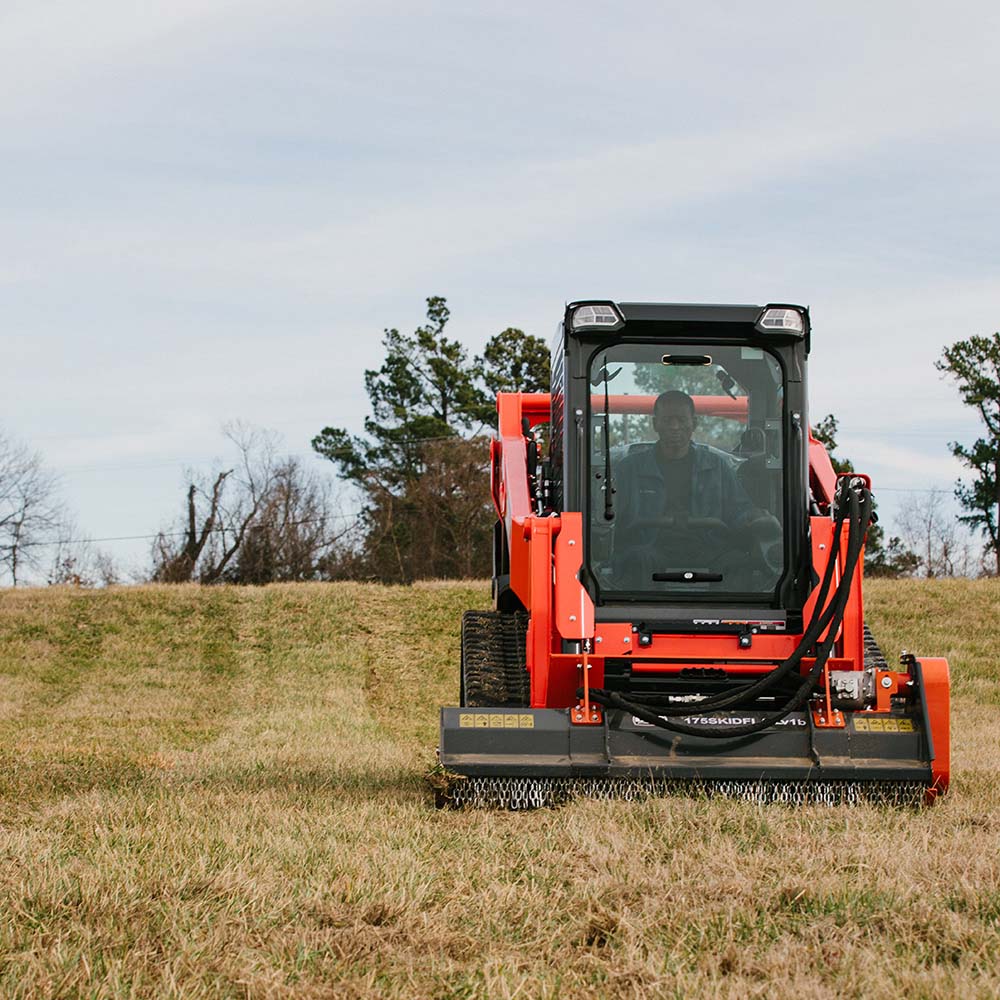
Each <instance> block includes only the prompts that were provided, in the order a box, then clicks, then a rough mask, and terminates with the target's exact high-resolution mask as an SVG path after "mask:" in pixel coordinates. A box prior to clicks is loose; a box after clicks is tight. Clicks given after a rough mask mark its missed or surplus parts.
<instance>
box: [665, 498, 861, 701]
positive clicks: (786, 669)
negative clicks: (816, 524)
mask: <svg viewBox="0 0 1000 1000" xmlns="http://www.w3.org/2000/svg"><path fill="white" fill-rule="evenodd" d="M850 509H851V508H850V501H849V499H848V498H846V497H845V498H844V503H842V504H841V506H840V507H839V508H838V511H837V515H836V517H835V518H834V530H833V544H832V545H831V548H830V554H829V558H828V559H827V564H826V570H825V571H824V573H823V579H822V581H821V582H820V586H819V590H818V592H817V595H816V604H815V607H814V610H813V617H812V621H811V622H810V623H809V626H808V628H807V629H806V631H805V632H804V633H803V636H802V638H801V639H800V640H799V644H798V646H796V648H795V650H794V651H793V652H792V654H791V655H790V656H789V657H788V658H787V659H786V660H785V661H784V662H783V663H781V664H780V665H779V666H777V667H776V668H775V669H774V670H772V671H770V672H769V673H768V674H766V675H765V676H764V677H762V678H760V679H759V680H757V681H753V682H751V683H748V684H742V685H740V686H739V687H738V688H737V689H736V690H735V691H726V692H722V693H720V694H717V695H712V696H709V697H707V698H703V699H702V700H701V701H698V702H696V703H694V704H687V705H683V706H682V705H668V706H665V707H663V708H662V709H661V713H660V714H661V715H694V714H697V713H700V712H714V711H720V710H725V709H729V708H735V707H736V706H738V705H741V704H743V703H744V702H747V701H751V700H753V699H755V698H758V697H760V695H762V694H763V693H764V692H765V691H767V690H769V689H770V688H772V687H774V686H775V685H777V684H778V683H779V682H780V681H782V680H784V679H785V678H786V677H787V676H788V675H789V674H790V673H792V672H793V671H794V670H795V669H796V668H797V667H798V666H799V664H800V663H801V662H802V659H803V657H804V656H805V655H806V654H807V653H808V652H809V650H810V649H812V647H813V645H814V644H815V642H816V640H817V639H818V638H819V637H820V635H821V634H822V633H823V629H824V628H826V627H827V626H828V625H829V624H830V620H831V619H832V617H833V613H834V609H835V604H834V602H833V601H831V602H830V603H829V605H827V595H828V594H829V590H830V584H831V583H832V581H833V573H834V570H835V569H836V566H837V561H838V559H839V556H840V537H841V530H840V528H841V525H842V524H843V522H844V521H845V520H846V519H847V517H848V514H849V513H850Z"/></svg>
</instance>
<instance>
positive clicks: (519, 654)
mask: <svg viewBox="0 0 1000 1000" xmlns="http://www.w3.org/2000/svg"><path fill="white" fill-rule="evenodd" d="M527 631H528V616H527V615H526V614H525V613H524V612H520V611H518V612H505V611H466V612H465V614H464V615H462V677H463V679H464V687H465V705H467V706H469V707H471V708H523V707H525V706H527V704H528V699H529V697H530V693H531V689H530V681H529V678H528V671H527V669H526V668H525V639H526V636H527Z"/></svg>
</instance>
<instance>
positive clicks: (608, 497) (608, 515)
mask: <svg viewBox="0 0 1000 1000" xmlns="http://www.w3.org/2000/svg"><path fill="white" fill-rule="evenodd" d="M620 371H621V368H619V369H618V370H617V371H616V372H615V373H614V374H612V375H609V374H608V356H607V355H606V354H605V355H604V365H603V366H602V368H601V376H602V379H601V380H602V381H603V382H604V520H605V521H613V520H614V519H615V500H614V496H613V494H614V489H613V487H612V484H611V433H610V426H611V401H610V398H609V396H608V383H609V382H610V381H611V380H612V379H613V378H614V377H615V375H617V374H618V373H619V372H620Z"/></svg>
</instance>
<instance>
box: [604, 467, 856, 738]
mask: <svg viewBox="0 0 1000 1000" xmlns="http://www.w3.org/2000/svg"><path fill="white" fill-rule="evenodd" d="M835 508H836V514H835V517H834V542H833V545H832V546H831V551H830V556H829V560H828V562H827V566H826V571H825V572H824V574H823V580H822V582H821V584H820V589H819V591H818V593H817V600H816V610H815V612H814V615H813V620H812V622H811V623H810V625H809V627H808V628H807V629H806V631H805V633H804V634H803V636H802V639H801V641H800V642H799V644H798V646H797V647H796V649H795V651H794V652H793V653H792V655H791V656H790V657H788V659H787V660H785V661H784V662H783V663H782V664H781V665H780V666H778V667H776V668H775V669H774V670H772V671H771V672H770V673H769V674H767V675H766V676H765V677H763V678H761V679H760V680H759V681H756V682H754V683H753V684H750V685H748V686H743V687H741V688H740V689H739V690H738V691H735V692H731V693H728V694H725V695H716V696H714V697H711V698H706V699H703V700H702V701H699V702H697V704H694V705H684V706H669V707H668V708H666V709H660V710H657V711H655V712H654V711H651V710H650V709H648V708H647V707H645V706H643V705H639V704H636V703H635V702H631V701H629V700H628V699H626V698H623V697H622V696H621V695H619V694H617V693H615V692H613V691H606V690H604V689H602V688H592V689H591V690H590V699H591V701H594V702H596V703H597V704H599V705H604V706H605V707H606V708H617V709H621V710H622V711H625V712H628V713H630V714H631V715H634V716H635V717H636V718H638V719H642V720H643V721H644V722H648V723H649V724H651V725H654V726H658V727H659V728H661V729H667V730H669V731H670V732H674V733H679V734H681V735H684V736H705V735H706V731H705V727H704V726H696V725H691V724H690V723H683V722H677V721H675V720H672V719H670V718H664V716H671V715H687V716H690V715H697V714H700V713H704V712H712V711H719V710H725V709H729V708H733V707H735V706H737V705H740V704H743V703H745V702H747V701H749V700H752V699H754V698H757V697H759V696H760V695H761V694H762V693H763V692H765V691H767V690H768V689H770V688H771V687H773V686H774V685H775V684H776V683H777V682H778V681H780V680H781V679H783V678H784V677H786V676H788V674H789V673H791V672H792V671H793V670H795V669H796V668H797V667H798V666H799V664H800V663H801V661H802V659H803V657H804V656H805V655H806V653H807V652H808V651H809V649H810V648H811V647H812V646H813V645H814V644H815V642H816V640H817V639H818V638H819V636H820V635H821V634H822V633H823V630H824V629H826V630H827V634H826V638H825V639H824V640H823V641H822V643H821V644H820V646H819V647H818V648H817V650H816V662H815V664H814V665H813V667H812V669H811V670H810V671H809V673H808V674H807V675H806V676H805V677H804V678H803V680H802V683H801V684H800V685H799V687H798V688H797V689H796V691H795V693H794V694H793V695H792V696H791V698H790V699H789V700H788V701H787V702H786V703H785V705H783V706H782V707H781V708H780V709H778V710H777V711H774V712H770V713H768V714H767V715H765V716H764V717H763V718H761V719H759V720H757V721H756V722H752V723H744V724H739V725H730V726H727V725H718V726H712V729H711V735H712V737H713V738H720V737H721V738H726V739H738V738H741V737H744V736H752V735H753V734H755V733H759V732H761V731H763V730H764V729H768V728H769V727H771V726H773V725H774V724H775V723H777V722H780V721H781V720H782V719H784V718H785V717H786V716H788V715H790V714H791V713H792V712H795V711H797V710H798V709H800V708H801V707H802V706H803V705H805V704H806V703H807V702H808V700H809V698H810V697H811V695H812V691H813V689H814V687H815V685H816V682H817V681H818V679H819V677H820V675H821V674H822V672H823V668H824V667H825V666H826V661H827V659H828V658H829V656H830V651H831V650H832V649H833V644H834V642H835V640H836V634H837V631H838V630H839V628H840V625H841V623H842V621H843V618H844V612H845V610H846V608H847V603H848V600H849V599H850V592H851V583H852V581H853V579H854V573H855V570H856V569H857V564H858V561H859V560H860V558H861V552H862V548H863V546H864V540H865V534H866V533H867V531H868V526H869V524H870V522H871V514H872V497H871V493H870V492H869V491H868V489H867V488H866V487H865V486H864V483H863V481H862V480H860V479H856V478H851V479H848V478H844V479H842V480H841V486H840V487H839V489H838V491H837V497H836V500H835ZM844 520H847V521H848V540H847V553H846V557H845V564H844V574H843V576H842V577H841V580H840V583H839V584H838V585H837V588H836V590H835V591H834V594H833V597H832V598H831V599H830V601H829V604H827V603H826V599H827V594H828V593H829V589H830V584H831V581H832V579H833V570H834V568H835V565H836V563H837V561H838V557H839V543H840V534H841V525H842V524H843V522H844Z"/></svg>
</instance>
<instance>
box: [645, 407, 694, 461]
mask: <svg viewBox="0 0 1000 1000" xmlns="http://www.w3.org/2000/svg"><path fill="white" fill-rule="evenodd" d="M653 430H655V431H656V433H657V434H658V435H659V436H660V444H661V445H662V447H663V450H664V451H665V452H666V454H667V457H668V458H683V457H684V456H685V455H686V454H687V450H688V445H689V444H690V443H691V434H692V433H693V432H694V415H693V414H692V413H691V408H690V407H689V406H688V405H687V403H685V402H684V400H682V399H668V400H667V401H666V402H664V403H662V404H660V406H658V407H657V409H656V411H655V412H654V413H653Z"/></svg>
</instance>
